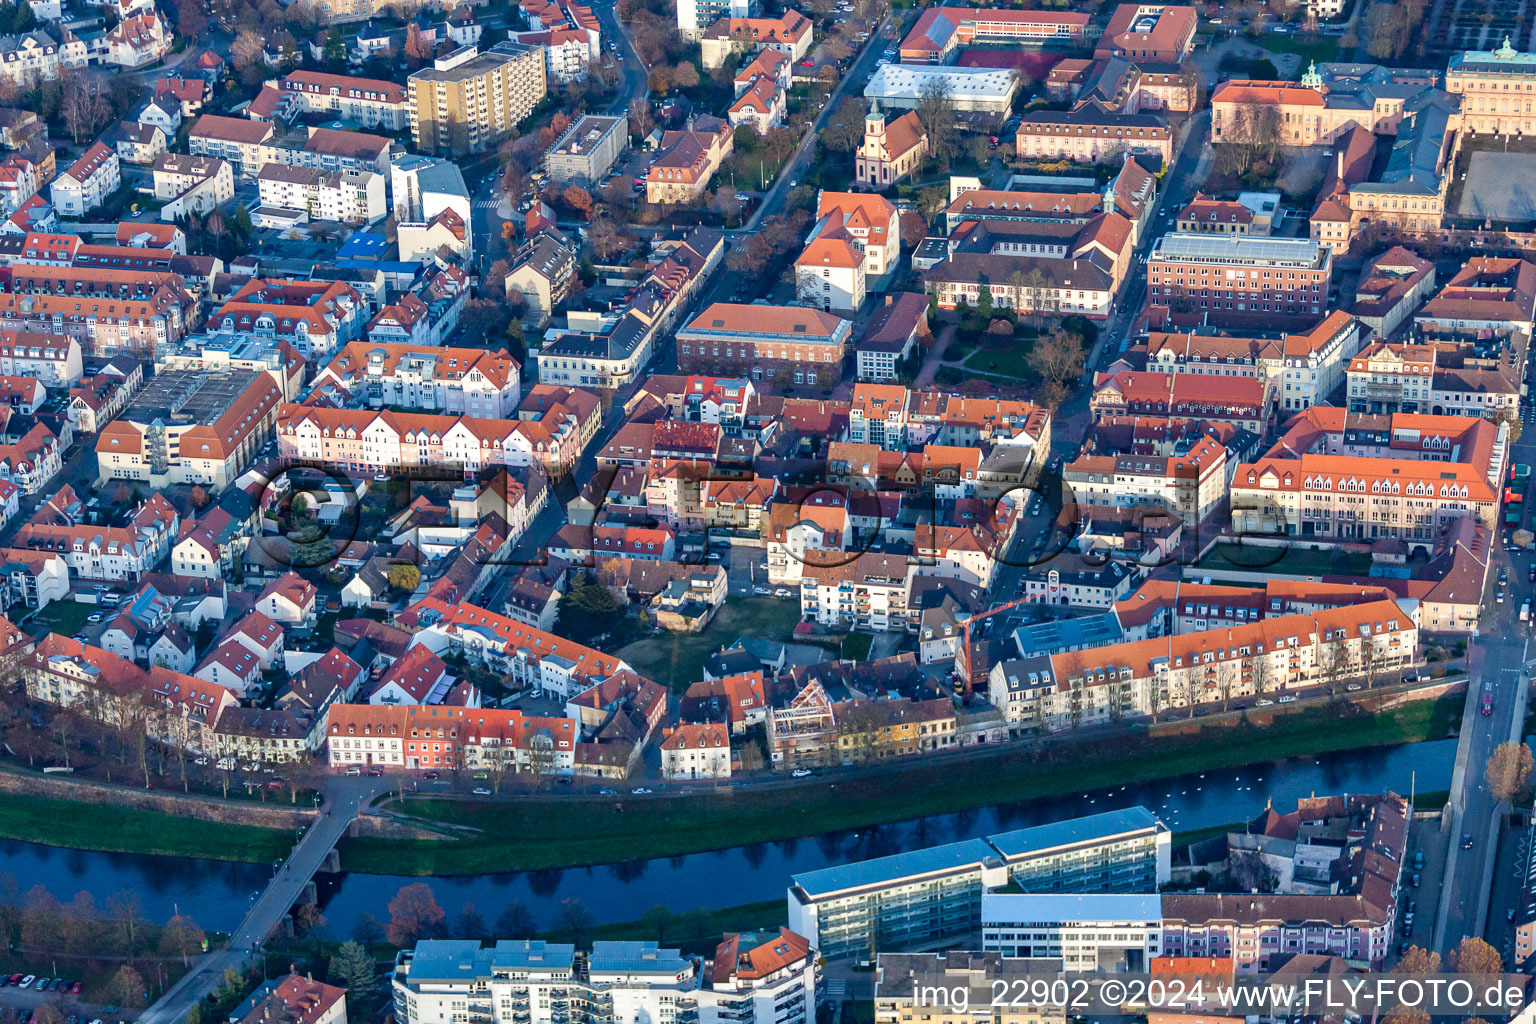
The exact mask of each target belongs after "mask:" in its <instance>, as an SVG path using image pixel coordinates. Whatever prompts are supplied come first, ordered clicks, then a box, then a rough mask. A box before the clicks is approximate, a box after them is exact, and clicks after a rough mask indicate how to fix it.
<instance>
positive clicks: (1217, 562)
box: [1199, 544, 1371, 576]
mask: <svg viewBox="0 0 1536 1024" xmlns="http://www.w3.org/2000/svg"><path fill="white" fill-rule="evenodd" d="M1199 567H1200V568H1201V569H1225V570H1229V571H1230V570H1241V571H1247V572H1268V573H1283V574H1286V575H1290V576H1362V575H1365V574H1366V573H1368V572H1370V569H1371V556H1370V555H1367V554H1351V553H1348V552H1333V551H1321V550H1317V549H1313V548H1267V547H1259V546H1256V545H1239V544H1217V545H1216V546H1215V547H1213V548H1211V551H1210V554H1208V555H1206V556H1205V557H1204V558H1203V559H1201V560H1200V564H1199Z"/></svg>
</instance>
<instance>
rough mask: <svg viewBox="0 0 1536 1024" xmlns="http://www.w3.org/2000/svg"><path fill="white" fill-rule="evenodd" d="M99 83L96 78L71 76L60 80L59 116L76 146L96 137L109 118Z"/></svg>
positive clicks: (81, 75) (101, 86) (109, 112)
mask: <svg viewBox="0 0 1536 1024" xmlns="http://www.w3.org/2000/svg"><path fill="white" fill-rule="evenodd" d="M111 112H112V111H111V107H110V104H109V103H108V101H107V96H106V90H105V88H104V87H103V85H102V80H101V79H100V78H99V77H97V76H96V75H90V74H85V73H83V72H70V73H68V74H66V75H61V76H60V79H59V116H60V117H61V118H63V120H64V128H65V130H66V131H68V132H69V135H70V138H71V139H73V140H74V143H75V145H77V146H78V145H79V144H80V142H81V140H83V139H88V138H90V137H91V136H93V135H95V134H96V130H97V129H98V128H100V127H101V126H102V125H103V124H105V123H106V120H107V118H108V117H110V116H111Z"/></svg>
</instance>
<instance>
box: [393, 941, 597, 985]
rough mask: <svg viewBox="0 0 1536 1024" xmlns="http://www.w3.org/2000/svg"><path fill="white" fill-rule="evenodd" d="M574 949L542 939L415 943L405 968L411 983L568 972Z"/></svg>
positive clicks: (573, 958)
mask: <svg viewBox="0 0 1536 1024" xmlns="http://www.w3.org/2000/svg"><path fill="white" fill-rule="evenodd" d="M575 960H576V947H575V946H573V945H569V944H567V943H563V942H545V941H543V940H542V939H502V940H501V941H500V942H498V943H496V944H495V945H494V946H481V945H480V942H479V940H478V939H428V940H425V941H422V942H419V943H417V944H416V952H415V955H413V956H412V957H411V959H410V962H409V964H408V965H407V966H406V979H407V981H408V983H410V984H421V983H423V982H450V981H465V980H468V979H471V978H489V977H490V976H491V974H492V972H493V971H498V970H500V971H533V970H539V971H568V970H570V969H571V967H572V965H573V964H574V963H575Z"/></svg>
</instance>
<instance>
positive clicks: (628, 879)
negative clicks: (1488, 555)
mask: <svg viewBox="0 0 1536 1024" xmlns="http://www.w3.org/2000/svg"><path fill="white" fill-rule="evenodd" d="M1455 756H1456V741H1455V740H1450V739H1446V740H1433V741H1427V742H1423V743H1410V744H1404V745H1402V746H1397V747H1378V748H1373V749H1369V750H1364V751H1359V752H1337V753H1333V754H1324V755H1322V756H1320V757H1302V758H1292V759H1288V760H1284V761H1277V762H1273V763H1267V764H1261V765H1250V766H1248V767H1246V768H1241V769H1233V768H1227V769H1224V770H1216V771H1210V772H1206V773H1205V774H1203V775H1201V774H1195V775H1187V776H1181V777H1177V778H1173V779H1165V780H1163V781H1161V782H1150V783H1144V784H1139V785H1130V786H1124V787H1116V788H1114V789H1109V790H1093V791H1089V792H1086V793H1081V794H1077V795H1075V796H1070V797H1059V798H1058V797H1053V798H1050V799H1042V800H1034V801H1025V802H1022V803H1014V804H1006V805H1001V806H996V807H989V808H986V809H983V810H977V811H963V812H959V813H955V814H942V815H936V816H933V817H929V818H919V819H915V820H912V821H906V822H899V823H896V824H891V825H882V826H877V827H874V828H865V829H861V830H857V831H852V830H850V831H845V832H833V833H828V834H826V835H821V836H814V837H810V838H805V839H792V840H785V841H782V842H777V843H758V844H752V845H749V846H741V847H734V848H731V849H725V850H716V851H712V852H708V853H698V854H691V855H688V856H683V857H669V858H664V859H659V860H650V861H632V862H627V863H621V864H606V865H598V866H593V867H582V868H568V869H564V870H560V871H533V872H509V873H506V874H495V875H472V876H456V877H445V878H428V879H419V878H411V877H400V876H392V875H364V874H343V875H340V876H322V878H321V879H320V882H321V900H322V904H323V909H324V913H325V917H326V920H327V923H328V926H329V928H330V931H331V932H332V934H334V935H337V936H340V937H346V936H348V935H350V934H351V932H352V928H353V926H354V925H355V924H356V923H357V921H358V920H359V918H361V916H362V915H363V914H364V913H372V914H373V915H374V916H375V917H377V918H378V919H380V920H381V921H384V920H387V918H388V911H387V909H386V905H387V904H388V903H389V900H390V898H391V897H393V896H394V894H395V893H396V891H398V890H399V888H400V887H401V886H402V885H405V884H407V883H409V882H414V881H426V882H427V884H429V885H430V886H431V887H432V889H433V891H434V892H435V893H436V895H437V901H438V903H439V904H441V905H442V907H443V909H444V910H445V911H447V912H448V915H449V918H450V920H452V918H453V917H454V916H456V915H457V914H458V912H459V910H460V908H461V907H463V905H464V904H465V903H473V904H474V905H475V908H476V909H477V910H478V911H479V913H480V914H481V916H482V917H484V918H485V919H486V920H487V921H492V922H494V921H495V920H496V916H497V915H498V914H499V913H500V912H501V909H502V907H504V906H505V905H506V904H507V903H509V902H511V901H512V900H514V899H518V900H522V901H523V903H524V904H526V905H527V906H528V908H529V909H530V910H531V911H532V912H533V914H534V916H535V918H536V920H537V921H538V924H539V927H540V928H553V927H556V925H557V915H558V910H559V905H560V901H561V900H564V899H570V898H576V899H580V900H581V901H582V902H583V903H585V904H586V906H587V908H588V909H589V910H590V911H591V912H592V915H593V917H594V918H595V919H596V920H597V921H598V922H599V923H606V922H610V921H630V920H634V919H636V918H639V917H640V916H641V915H642V914H643V913H645V911H646V910H647V909H649V908H650V907H651V906H653V905H655V904H657V903H661V904H665V905H666V906H668V907H670V908H671V909H672V910H674V911H686V910H691V909H693V908H695V907H699V906H703V907H708V908H711V909H713V908H718V907H727V906H736V905H738V904H743V903H755V902H758V901H762V900H772V899H778V898H781V897H782V896H783V895H784V890H785V887H786V886H787V884H788V882H789V876H790V875H792V874H794V873H795V872H799V871H809V870H813V869H816V868H822V867H826V866H828V865H832V864H841V863H845V862H847V861H851V860H862V859H865V858H868V857H879V856H884V855H887V854H891V853H898V852H901V851H902V850H907V849H913V848H917V847H921V846H929V845H932V844H935V843H945V842H950V841H952V840H955V839H966V838H971V837H975V836H985V835H988V834H991V833H993V832H1002V831H1007V830H1009V829H1014V828H1023V827H1025V826H1028V825H1037V824H1041V823H1044V822H1049V821H1055V820H1059V819H1061V818H1070V817H1075V816H1077V815H1082V814H1092V813H1094V812H1097V811H1105V810H1112V809H1116V808H1120V807H1127V806H1131V805H1134V804H1141V805H1143V806H1146V807H1148V808H1150V809H1151V810H1152V811H1153V812H1154V813H1156V814H1158V815H1159V816H1160V817H1161V818H1162V819H1163V821H1165V822H1166V823H1167V824H1168V826H1169V827H1170V828H1172V829H1173V830H1174V831H1175V832H1178V831H1185V830H1192V829H1200V828H1207V827H1210V826H1213V825H1223V824H1227V823H1229V822H1236V821H1242V820H1246V819H1248V818H1251V817H1253V816H1254V815H1256V814H1258V813H1259V812H1260V811H1261V810H1263V809H1264V805H1265V802H1266V800H1268V799H1269V798H1273V800H1274V803H1275V806H1276V807H1278V808H1281V809H1289V808H1291V807H1292V806H1294V802H1295V800H1296V799H1297V798H1298V797H1303V796H1307V795H1310V794H1313V793H1317V794H1323V793H1376V792H1381V791H1382V790H1386V789H1391V790H1395V791H1397V792H1399V793H1403V794H1406V793H1407V792H1408V789H1409V786H1410V785H1411V784H1413V782H1414V781H1415V773H1417V777H1416V781H1417V786H1418V791H1419V792H1421V793H1427V792H1436V791H1441V790H1445V789H1448V788H1449V787H1450V779H1451V767H1452V764H1453V762H1454V760H1455ZM0 872H5V873H8V874H10V875H11V876H12V877H14V878H15V879H16V881H17V882H18V883H19V884H20V886H21V889H22V890H23V892H25V891H26V890H27V889H29V888H31V887H32V886H34V885H41V886H43V887H44V888H46V889H48V890H49V891H51V892H52V893H53V894H54V895H55V896H57V897H58V898H59V899H60V900H65V901H67V900H69V899H70V898H72V897H73V896H74V894H75V893H77V892H79V891H81V890H85V891H87V892H89V893H91V894H92V896H94V897H95V898H96V902H97V905H98V906H100V905H101V904H102V900H103V899H104V898H105V897H107V896H109V895H111V894H112V893H114V892H118V891H120V890H124V889H129V890H132V891H134V892H137V893H138V894H139V895H140V898H141V899H142V900H143V903H144V910H145V913H146V914H147V915H148V916H149V917H150V918H151V919H153V920H155V921H164V920H166V919H167V918H169V917H170V916H171V915H172V914H173V913H175V912H176V910H177V909H178V908H179V909H180V910H181V911H182V912H183V913H190V914H192V915H193V917H194V918H195V919H196V920H197V922H198V923H199V924H200V925H202V926H203V927H205V928H212V929H217V930H220V931H227V930H229V929H230V928H232V927H234V926H235V925H236V924H237V923H238V922H239V919H240V917H241V915H242V914H243V913H244V911H245V908H246V906H247V905H248V902H249V900H250V898H251V896H252V894H253V893H255V892H256V891H258V890H260V889H261V888H262V887H263V886H264V885H265V883H266V880H267V879H268V878H270V877H271V873H272V870H271V867H270V866H268V865H261V864H236V863H229V862H225V861H216V860H197V859H192V858H183V857H154V856H137V855H132V854H117V853H97V852H93V851H86V850H67V849H59V848H56V847H50V846H42V845H39V844H36V843H26V842H19V841H7V840H0ZM751 923H756V922H751ZM761 923H764V924H766V923H767V922H761Z"/></svg>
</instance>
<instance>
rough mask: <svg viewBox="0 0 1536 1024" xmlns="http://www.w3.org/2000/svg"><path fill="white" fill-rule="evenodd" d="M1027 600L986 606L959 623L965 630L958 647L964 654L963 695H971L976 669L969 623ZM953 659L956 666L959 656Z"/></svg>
mask: <svg viewBox="0 0 1536 1024" xmlns="http://www.w3.org/2000/svg"><path fill="white" fill-rule="evenodd" d="M1029 602H1030V599H1029V598H1027V597H1021V598H1018V599H1016V600H1013V601H1009V602H1008V603H1007V604H1000V605H998V606H997V607H996V608H988V609H987V610H986V611H984V612H981V613H979V614H976V615H972V616H970V617H969V618H967V619H966V620H965V621H964V622H962V623H961V624H960V625H961V626H962V628H963V629H964V631H965V632H964V636H963V637H962V638H961V644H962V646H961V648H960V653H961V654H963V655H964V656H965V671H964V678H963V679H962V680H961V682H962V683H963V684H964V687H965V695H966V696H967V697H969V696H970V695H971V689H972V687H973V685H974V684H975V669H976V660H975V656H974V655H973V654H972V652H971V624H972V623H976V622H980V621H981V620H982V619H986V618H990V617H992V616H993V615H996V614H997V613H998V612H1005V611H1007V610H1008V609H1010V608H1017V607H1018V606H1019V605H1021V604H1028V603H1029ZM955 660H956V663H957V667H958V662H959V657H958V656H957V657H956V659H955Z"/></svg>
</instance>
